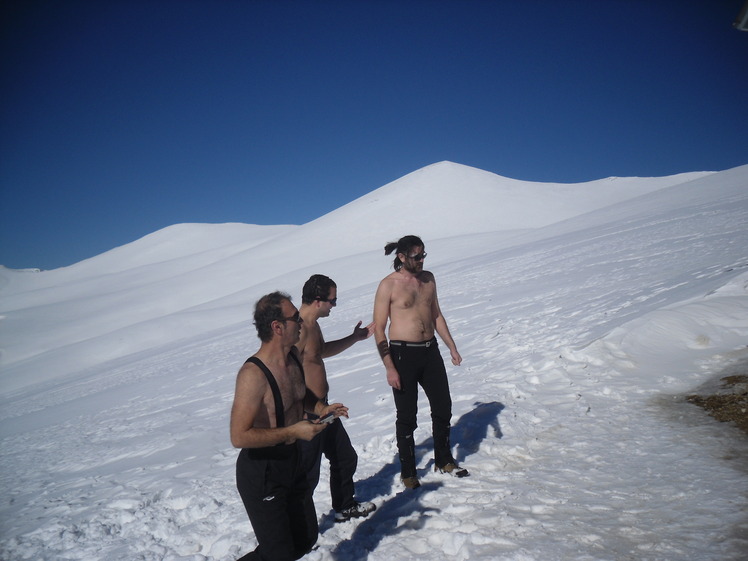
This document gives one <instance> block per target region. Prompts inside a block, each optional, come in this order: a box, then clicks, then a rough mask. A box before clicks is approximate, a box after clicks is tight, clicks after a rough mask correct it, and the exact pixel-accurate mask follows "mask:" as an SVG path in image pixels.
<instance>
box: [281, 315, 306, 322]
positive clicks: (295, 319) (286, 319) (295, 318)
mask: <svg viewBox="0 0 748 561" xmlns="http://www.w3.org/2000/svg"><path fill="white" fill-rule="evenodd" d="M278 321H282V322H284V323H285V322H287V321H295V322H296V323H304V320H303V319H301V315H300V314H299V312H296V313H295V314H294V315H292V316H291V317H290V318H280V319H279V320H278Z"/></svg>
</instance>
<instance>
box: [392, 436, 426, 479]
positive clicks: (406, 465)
mask: <svg viewBox="0 0 748 561" xmlns="http://www.w3.org/2000/svg"><path fill="white" fill-rule="evenodd" d="M397 451H398V454H399V456H400V478H401V479H402V481H403V484H404V485H405V486H406V487H408V488H409V489H415V488H416V487H420V485H421V484H420V483H419V482H418V476H417V475H416V445H415V441H414V440H413V435H412V434H409V435H406V436H398V437H397Z"/></svg>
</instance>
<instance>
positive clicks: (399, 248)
mask: <svg viewBox="0 0 748 561" xmlns="http://www.w3.org/2000/svg"><path fill="white" fill-rule="evenodd" d="M414 247H423V248H424V249H425V247H426V246H424V245H423V241H421V238H419V237H418V236H412V235H411V236H403V237H402V238H400V239H399V240H397V241H396V242H390V243H388V244H387V245H386V246H384V254H385V255H389V254H390V253H392V252H393V251H394V252H395V261H394V262H393V263H392V266H393V267H395V270H396V271H399V270H400V269H402V267H403V262H402V261H400V258H399V257H398V256H397V254H398V253H405V254H406V255H407V254H408V253H410V250H411V249H413V248H414Z"/></svg>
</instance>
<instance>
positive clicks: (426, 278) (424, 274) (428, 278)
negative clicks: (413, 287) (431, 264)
mask: <svg viewBox="0 0 748 561" xmlns="http://www.w3.org/2000/svg"><path fill="white" fill-rule="evenodd" d="M418 278H419V280H420V281H421V282H429V283H432V282H436V278H435V277H434V273H432V272H431V271H425V270H424V271H421V274H420V275H419V276H418Z"/></svg>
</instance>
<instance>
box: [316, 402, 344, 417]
mask: <svg viewBox="0 0 748 561" xmlns="http://www.w3.org/2000/svg"><path fill="white" fill-rule="evenodd" d="M328 413H332V414H333V415H335V417H345V418H346V419H347V418H348V408H347V407H346V406H345V405H343V404H342V403H333V404H331V405H328V406H327V407H325V408H324V409H323V410H322V414H321V415H320V417H324V416H325V415H327V414H328Z"/></svg>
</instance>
